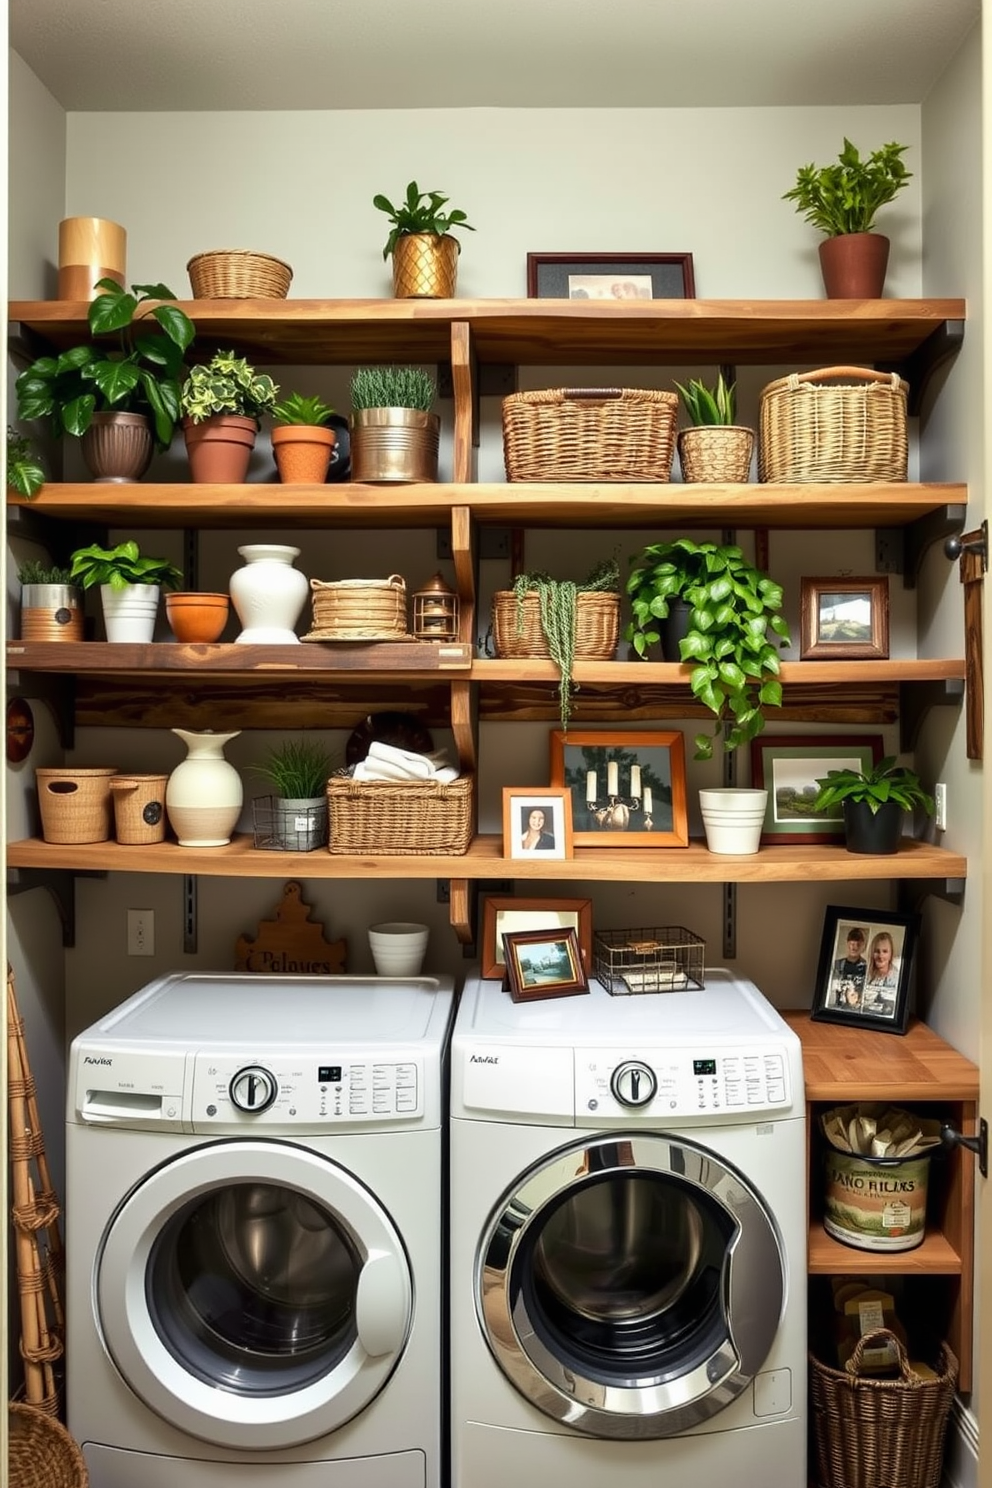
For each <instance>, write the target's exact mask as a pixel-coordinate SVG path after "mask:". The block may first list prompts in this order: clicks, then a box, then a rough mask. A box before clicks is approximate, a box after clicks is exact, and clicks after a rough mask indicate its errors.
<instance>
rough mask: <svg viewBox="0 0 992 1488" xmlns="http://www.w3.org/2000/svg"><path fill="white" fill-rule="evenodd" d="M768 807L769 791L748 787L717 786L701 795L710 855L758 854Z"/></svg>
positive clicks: (700, 804) (700, 802) (701, 807)
mask: <svg viewBox="0 0 992 1488" xmlns="http://www.w3.org/2000/svg"><path fill="white" fill-rule="evenodd" d="M767 805H768V792H767V791H766V790H757V789H752V788H751V787H749V786H738V785H727V786H715V787H713V788H712V789H708V790H701V791H700V792H699V807H700V810H701V811H702V813H703V827H704V829H705V832H706V846H707V847H708V848H709V850H710V852H711V853H733V854H735V855H744V854H749V853H756V852H757V851H758V848H759V846H760V845H761V829H762V827H763V826H764V822H765V808H766V806H767Z"/></svg>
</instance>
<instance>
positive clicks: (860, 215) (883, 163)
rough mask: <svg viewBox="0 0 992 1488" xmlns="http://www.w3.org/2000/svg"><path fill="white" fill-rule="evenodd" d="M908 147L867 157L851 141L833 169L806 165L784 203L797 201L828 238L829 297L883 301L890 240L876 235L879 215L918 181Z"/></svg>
mask: <svg viewBox="0 0 992 1488" xmlns="http://www.w3.org/2000/svg"><path fill="white" fill-rule="evenodd" d="M908 148H909V146H908V145H900V144H896V143H895V141H892V142H890V143H889V144H887V145H881V146H879V148H878V149H877V150H873V151H872V152H871V154H870V155H868V156H866V157H865V158H864V159H862V157H861V153H860V151H859V150H858V149H857V147H856V146H855V145H852V143H851V141H850V140H849V139H847V138H846V137H845V139H844V148H843V149H842V150H841V152H840V155H839V156H838V158H837V160H836V161H835V162H834V163H833V164H831V165H823V166H818V165H803V166H801V167H800V169H799V172H798V174H797V176H796V184H795V185H794V186H793V187H792V189H791V191H786V192H785V193H784V195H783V197H782V200H783V201H791V202H795V205H796V211H797V212H801V213H802V215H803V217H804V218H805V219H806V221H807V222H809V223H810V224H811V226H813V227H815V228H816V229H817V230H818V231H819V232H821V233H824V234H825V238H824V241H823V242H822V243H821V244H820V267H821V269H822V272H823V282H824V286H825V288H826V291H827V298H828V299H831V300H850V299H859V300H860V299H879V298H881V294H882V289H883V287H884V285H885V270H886V268H887V266H888V261H889V240H888V238H887V237H885V236H884V234H882V233H877V232H876V231H875V217H876V215H877V213H878V211H879V209H880V208H881V207H884V206H886V205H887V204H888V203H889V202H891V201H892V200H893V199H894V198H895V197H896V196H897V195H898V193H899V192H900V191H901V190H902V189H903V187H904V186H905V185H906V184H907V182H909V181H910V180H911V179H912V172H911V171H908V170H907V169H906V166H905V164H904V163H903V159H902V157H903V156H904V155H905V153H906V151H907V149H908Z"/></svg>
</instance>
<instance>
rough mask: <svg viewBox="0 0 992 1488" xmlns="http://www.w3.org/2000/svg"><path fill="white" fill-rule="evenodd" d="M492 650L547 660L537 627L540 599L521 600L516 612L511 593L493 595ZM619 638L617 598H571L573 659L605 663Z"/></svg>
mask: <svg viewBox="0 0 992 1488" xmlns="http://www.w3.org/2000/svg"><path fill="white" fill-rule="evenodd" d="M492 622H493V646H494V647H495V650H496V655H497V656H511V657H517V656H532V657H537V658H541V659H547V658H549V657H550V655H551V652H550V650H549V649H548V639H547V636H546V635H545V634H544V628H543V626H542V625H541V597H540V595H539V594H537V593H535V592H530V593H527V594H525V595H524V596H523V599H522V601H521V602H520V605H519V608H518V603H517V596H516V594H515V593H514V592H513V590H512V589H500V590H497V592H496V593H495V594H494V595H493V608H492ZM619 638H620V596H619V594H594V593H581V594H577V595H576V597H575V655H576V656H586V657H593V658H600V659H606V660H608V659H609V658H611V657H612V656H614V655H615V654H616V649H617V641H618V640H619Z"/></svg>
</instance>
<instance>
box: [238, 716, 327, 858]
mask: <svg viewBox="0 0 992 1488" xmlns="http://www.w3.org/2000/svg"><path fill="white" fill-rule="evenodd" d="M248 768H249V769H250V770H252V771H253V772H254V773H255V774H257V775H261V776H263V777H264V778H265V779H266V780H267V781H269V783H270V784H271V785H272V786H273V788H274V790H275V796H274V797H273V796H267V797H262V798H260V799H258V800H256V801H254V802H253V803H252V812H253V819H254V827H255V846H256V847H262V848H265V847H269V848H279V849H281V850H282V851H284V852H313V850H314V849H315V848H318V847H323V846H325V845H326V843H327V794H326V788H327V781H328V777H329V776H330V774H331V772H332V771H333V769H334V762H333V760H332V759H331V755H330V753H329V752H328V750H327V749H326V748H325V746H324V745H323V744H322V743H320V742H319V740H317V739H310V738H306V737H304V738H302V739H286V740H283V741H282V742H281V743H279V744H276V745H274V746H273V748H272V749H270V751H269V753H268V755H267V756H266V758H265V759H264V760H263V761H262V762H261V764H258V765H250V766H249V767H248Z"/></svg>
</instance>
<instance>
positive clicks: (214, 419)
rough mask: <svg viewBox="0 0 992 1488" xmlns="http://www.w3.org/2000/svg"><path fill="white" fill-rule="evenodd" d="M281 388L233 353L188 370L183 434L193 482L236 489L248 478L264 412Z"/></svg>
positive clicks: (220, 354)
mask: <svg viewBox="0 0 992 1488" xmlns="http://www.w3.org/2000/svg"><path fill="white" fill-rule="evenodd" d="M278 393H279V388H278V386H277V385H276V383H274V382H273V381H272V378H271V377H269V376H268V374H267V373H264V372H261V373H260V372H256V371H255V369H254V367H252V366H251V365H250V364H249V362H248V361H247V359H246V358H245V357H239V356H235V354H234V352H233V351H218V352H215V353H214V355H213V356H212V357H211V359H210V361H209V362H205V363H203V364H202V365H200V366H196V367H192V368H191V369H190V372H189V375H188V376H187V378H186V380H185V382H184V383H183V386H182V393H181V408H182V413H183V436H184V438H185V440H186V453H187V456H188V458H189V466H190V474H191V475H192V477H193V480H194V481H196V482H198V483H201V484H205V485H240V484H241V483H242V482H243V481H244V479H245V477H246V476H247V474H248V466H249V464H250V462H251V454H252V450H253V449H254V448H255V440H256V438H257V437H258V430H259V427H260V422H261V419H262V416H263V414H266V413H271V412H272V409H273V407H274V406H275V402H276V397H277V395H278Z"/></svg>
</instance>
